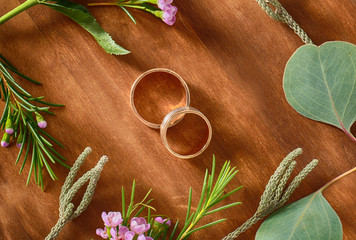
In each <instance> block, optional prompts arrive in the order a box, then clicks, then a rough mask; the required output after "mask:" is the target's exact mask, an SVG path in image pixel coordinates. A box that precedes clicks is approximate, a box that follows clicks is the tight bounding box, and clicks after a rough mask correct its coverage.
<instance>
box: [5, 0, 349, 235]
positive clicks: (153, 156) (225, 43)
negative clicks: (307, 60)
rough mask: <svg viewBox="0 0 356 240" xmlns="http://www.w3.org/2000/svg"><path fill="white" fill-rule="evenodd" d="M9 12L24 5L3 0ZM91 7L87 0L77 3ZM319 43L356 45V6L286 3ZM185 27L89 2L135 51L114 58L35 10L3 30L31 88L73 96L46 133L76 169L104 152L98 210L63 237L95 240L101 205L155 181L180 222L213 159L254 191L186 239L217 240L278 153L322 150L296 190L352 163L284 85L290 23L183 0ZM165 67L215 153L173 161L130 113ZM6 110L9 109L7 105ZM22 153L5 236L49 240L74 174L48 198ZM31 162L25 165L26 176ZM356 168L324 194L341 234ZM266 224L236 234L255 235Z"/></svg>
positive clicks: (160, 202)
mask: <svg viewBox="0 0 356 240" xmlns="http://www.w3.org/2000/svg"><path fill="white" fill-rule="evenodd" d="M2 2H3V3H2V4H1V5H0V14H4V13H5V12H7V11H9V10H11V9H12V8H14V7H16V6H17V5H19V4H20V3H21V1H18V0H8V1H6V4H5V1H4V0H3V1H2ZM80 3H82V4H85V3H86V2H85V1H80ZM282 4H283V5H284V7H285V8H286V9H287V10H288V11H289V13H290V14H291V15H292V16H293V17H294V18H295V20H296V21H297V22H298V23H299V24H300V25H301V27H302V28H304V30H305V31H306V32H307V33H308V34H309V36H310V37H311V38H312V39H313V41H314V42H315V43H316V44H321V43H323V42H325V41H330V40H342V41H349V42H351V43H356V19H355V17H354V13H355V12H356V2H355V1H354V0H344V1H332V0H326V1H325V0H315V1H307V0H300V1H282ZM175 5H176V6H177V7H178V8H179V12H178V15H177V22H176V24H175V25H174V26H173V27H169V26H167V25H165V24H164V23H163V22H161V21H160V20H159V19H156V18H155V17H153V16H151V15H149V14H146V13H143V12H139V11H132V13H133V15H134V16H135V18H136V20H137V25H134V24H133V23H132V22H131V21H130V19H129V18H128V16H127V15H125V13H124V12H123V11H121V10H120V9H117V8H113V7H100V8H92V9H91V11H92V12H93V14H94V15H95V17H96V18H97V20H98V21H99V22H100V23H101V24H102V26H103V27H104V28H105V29H106V30H107V31H108V32H109V33H110V34H111V35H112V36H113V38H114V39H115V40H116V41H117V42H118V43H119V44H120V45H122V46H123V47H125V48H127V49H129V50H131V51H132V53H131V54H130V55H127V56H111V55H108V54H106V53H105V52H104V51H103V50H102V49H101V48H100V47H99V46H98V44H96V42H95V41H94V40H93V38H92V37H91V36H90V35H89V34H88V33H86V32H85V31H84V30H82V29H81V28H80V27H79V26H77V25H76V24H75V23H74V22H72V21H71V20H70V19H68V18H66V17H65V16H62V15H60V14H59V13H57V12H55V11H53V10H51V9H48V8H46V7H44V6H36V7H33V8H31V9H29V10H28V11H26V12H25V13H22V14H20V15H18V16H17V17H15V18H14V19H12V20H10V21H8V22H7V23H5V24H4V25H2V26H1V27H0V52H1V54H3V55H5V56H6V57H7V58H8V59H9V60H10V61H11V62H13V63H15V64H16V66H17V67H18V68H19V69H20V70H21V71H22V72H23V73H25V74H27V75H29V76H31V77H32V78H34V79H37V80H39V81H41V82H43V83H44V84H43V86H40V87H39V86H34V85H32V84H30V83H27V82H24V81H21V84H22V85H23V86H24V87H26V88H27V89H29V91H30V92H31V93H33V94H34V95H37V96H42V95H44V96H46V97H47V100H49V101H52V102H58V103H63V104H65V105H66V107H64V108H58V109H55V110H54V111H55V112H56V114H57V116H54V117H52V116H46V119H47V121H48V124H49V126H48V131H49V132H50V133H52V134H53V135H54V136H55V137H56V138H57V139H58V140H60V141H61V142H63V143H64V144H65V145H66V149H65V150H62V149H59V151H60V152H61V153H62V154H63V155H64V156H65V157H66V158H67V159H68V161H69V163H70V164H72V163H73V162H74V160H75V159H76V157H77V156H78V154H79V153H80V152H81V151H82V150H83V149H84V148H85V147H86V146H91V147H92V148H93V150H94V151H93V153H92V154H91V156H90V157H89V159H88V160H87V162H86V164H85V165H84V166H83V169H82V170H81V172H80V173H83V172H84V171H86V170H88V169H90V168H91V167H92V166H94V165H95V163H96V161H97V160H98V159H99V158H100V156H101V155H103V154H106V155H108V157H109V162H108V164H107V166H106V167H105V169H104V172H103V174H102V177H101V179H100V180H99V183H98V187H97V190H96V193H95V196H94V198H93V201H92V203H91V205H90V206H89V208H88V209H87V210H86V212H84V213H83V214H82V215H81V216H80V217H79V218H77V219H76V220H74V221H73V222H71V223H68V224H67V225H66V226H65V228H64V229H63V232H62V233H61V234H60V236H59V238H58V239H74V238H75V239H91V238H94V239H99V238H97V237H96V236H95V229H96V228H98V227H102V221H101V219H100V214H101V212H102V211H110V210H114V211H115V210H116V211H117V210H120V208H121V201H120V189H121V186H124V187H125V189H127V191H128V190H129V189H130V186H131V183H132V180H133V179H136V182H137V187H136V189H137V200H139V199H140V198H142V197H143V196H144V195H145V193H146V192H147V191H148V190H149V189H150V188H153V192H152V197H153V198H154V199H155V201H154V204H153V205H154V206H155V207H156V209H157V210H158V212H159V213H161V214H166V215H168V216H170V217H171V218H172V219H178V218H180V219H183V218H184V216H185V210H186V209H185V208H186V202H187V199H188V190H189V187H190V186H191V187H193V189H194V191H193V198H194V201H193V202H194V203H197V201H198V200H197V198H198V195H199V191H200V189H201V184H202V179H203V175H204V172H205V169H206V168H210V166H211V162H212V155H213V154H215V156H216V158H217V160H218V161H217V167H218V168H220V167H221V166H222V164H223V162H224V161H225V160H231V161H232V164H233V165H235V166H237V168H238V169H239V170H240V172H239V173H238V176H237V177H236V178H235V179H234V180H233V181H232V183H231V186H230V187H229V189H232V188H233V187H237V186H239V185H244V186H245V187H244V188H243V189H242V190H240V191H239V192H238V194H237V195H235V196H234V197H233V198H231V199H227V200H226V201H225V203H229V202H232V201H242V202H243V205H239V206H237V207H235V208H234V209H231V210H229V211H225V212H221V213H218V214H215V216H213V218H222V217H225V218H228V221H226V222H225V223H222V224H220V225H219V226H215V227H213V228H211V229H208V230H205V231H201V232H198V233H196V234H194V235H192V237H191V238H190V239H192V240H195V239H214V240H215V239H221V238H222V237H224V236H225V235H226V234H228V233H229V232H231V231H232V230H234V229H235V228H236V227H238V226H239V225H240V224H242V223H243V222H244V221H245V220H246V219H247V218H249V217H250V216H251V215H252V214H253V213H254V211H255V210H256V208H257V205H258V202H259V197H260V195H261V194H262V192H263V190H264V186H265V185H266V183H267V181H268V179H269V177H270V175H271V174H272V173H273V172H274V169H275V168H276V167H277V166H278V164H279V162H280V161H281V160H282V158H283V157H284V156H285V155H286V154H287V153H289V152H290V151H292V150H293V149H295V148H296V147H302V148H303V149H304V154H303V155H302V156H301V157H299V159H298V165H297V167H296V170H301V169H302V168H303V167H304V166H305V165H306V164H307V163H308V162H309V161H311V160H312V158H317V159H319V160H320V164H319V166H318V167H317V168H316V169H315V171H313V173H312V174H311V175H310V176H308V177H307V178H306V179H305V180H304V182H303V183H302V184H301V186H300V187H299V188H298V189H297V191H296V192H295V194H294V195H293V197H292V199H291V201H294V200H297V199H300V198H301V197H303V196H306V195H308V194H310V193H312V192H313V191H315V190H317V189H318V188H319V187H321V186H322V185H324V184H325V183H326V182H328V181H329V180H331V179H332V178H334V177H336V176H337V175H339V174H341V173H343V172H345V171H346V170H349V169H350V168H352V167H354V166H355V164H356V159H355V155H356V146H355V143H353V142H352V141H351V140H350V139H349V138H348V137H347V136H346V135H345V134H344V133H343V132H342V131H340V130H338V129H336V128H334V127H331V126H328V125H325V124H322V123H317V122H314V121H312V120H309V119H307V118H304V117H303V116H301V115H299V114H298V113H296V112H295V111H294V110H293V109H292V108H291V107H290V106H289V105H288V103H287V101H286V100H285V97H284V94H283V89H282V76H283V70H284V66H285V64H286V62H287V60H288V58H289V57H290V56H291V54H292V53H293V52H294V51H295V50H296V49H297V48H298V47H299V46H301V45H302V42H301V41H300V39H299V38H298V37H297V36H296V35H295V34H294V33H293V32H292V30H290V29H289V28H288V27H287V26H286V25H284V24H281V23H278V22H275V21H273V20H272V19H270V18H269V17H268V16H267V15H266V14H265V13H264V12H263V11H262V10H261V9H260V7H259V6H258V4H257V3H256V2H255V1H254V0H239V1H235V0H226V1H217V0H216V1H209V4H207V3H206V1H193V0H185V1H175ZM154 67H165V68H169V69H172V70H174V71H176V72H177V73H179V74H180V75H181V76H182V77H183V78H184V79H185V80H186V82H187V83H188V85H189V87H190V90H191V96H192V99H191V100H192V101H191V106H193V107H195V108H198V109H199V110H200V111H201V112H203V113H204V114H205V115H206V116H207V117H208V118H209V120H210V122H211V124H212V126H213V130H214V133H213V139H212V142H211V145H210V146H209V148H208V149H207V150H206V151H205V152H204V153H203V154H202V155H201V156H199V157H197V158H195V159H192V160H180V159H176V158H175V157H173V156H172V155H171V154H170V153H169V152H168V151H167V150H166V149H165V148H164V146H163V145H162V143H161V139H160V136H159V132H158V131H157V130H152V129H149V128H147V127H146V126H145V125H143V124H142V123H141V122H140V121H139V120H138V119H137V118H136V117H135V115H134V114H133V112H132V111H131V109H130V102H129V99H130V95H129V94H130V88H131V85H132V83H133V82H134V80H135V79H136V78H137V77H138V76H139V75H140V74H141V73H142V72H144V71H146V70H148V69H151V68H154ZM3 106H4V104H3V103H0V107H1V109H3ZM17 151H18V149H16V147H11V148H9V149H1V150H0V160H1V164H0V201H1V205H0V216H1V221H0V238H1V239H43V238H44V237H45V236H46V235H47V234H48V233H49V231H50V229H51V227H52V226H53V225H54V224H55V223H56V221H57V218H58V197H59V193H60V188H61V185H62V184H63V182H64V179H65V176H66V175H67V173H68V171H67V170H66V169H64V168H62V167H59V166H58V167H54V170H55V172H56V174H57V176H58V177H59V179H60V180H59V181H56V182H50V180H49V178H48V176H47V178H46V180H45V192H44V193H43V192H41V190H40V189H39V188H38V187H37V186H36V185H35V184H33V183H31V184H30V185H29V186H28V187H26V186H25V181H26V177H27V176H26V174H22V175H18V171H19V168H20V166H14V161H15V158H16V155H17ZM28 169H29V164H26V167H25V173H27V171H28ZM355 181H356V175H355V174H354V175H351V176H349V177H347V178H345V179H343V180H341V181H339V182H338V183H336V184H335V185H333V186H331V187H330V188H329V189H327V190H326V191H325V192H324V195H325V197H326V199H327V200H328V201H329V202H330V204H331V205H332V206H333V208H334V209H335V210H336V212H337V213H338V214H339V216H340V218H341V221H342V224H343V228H344V239H346V240H354V239H356V232H355V229H356V216H355V214H354V212H355V211H356V202H355V200H354V199H355V197H354V193H355V192H356V185H355ZM257 228H258V225H256V226H254V227H253V228H252V229H250V230H249V231H248V232H246V233H245V234H243V235H241V236H240V237H239V239H241V240H250V239H254V235H255V232H256V230H257Z"/></svg>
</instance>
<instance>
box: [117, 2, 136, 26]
mask: <svg viewBox="0 0 356 240" xmlns="http://www.w3.org/2000/svg"><path fill="white" fill-rule="evenodd" d="M120 8H122V10H124V11H125V13H126V14H127V15H128V16H129V17H130V18H131V20H132V21H133V22H134V24H136V20H135V19H134V17H133V16H132V15H131V13H130V12H129V11H128V10H127V9H126V8H125V7H123V6H120Z"/></svg>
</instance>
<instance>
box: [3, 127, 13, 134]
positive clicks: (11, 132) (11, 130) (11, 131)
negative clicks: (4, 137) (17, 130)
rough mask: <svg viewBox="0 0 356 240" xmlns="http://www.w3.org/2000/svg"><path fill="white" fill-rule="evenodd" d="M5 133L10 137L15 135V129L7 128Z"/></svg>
mask: <svg viewBox="0 0 356 240" xmlns="http://www.w3.org/2000/svg"><path fill="white" fill-rule="evenodd" d="M5 131H6V132H7V133H8V134H10V135H11V134H13V133H14V129H13V128H6V129H5Z"/></svg>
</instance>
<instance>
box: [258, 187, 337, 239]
mask: <svg viewBox="0 0 356 240" xmlns="http://www.w3.org/2000/svg"><path fill="white" fill-rule="evenodd" d="M269 239H271V240H276V239H285V240H297V239H303V240H307V239H310V240H314V239H322V240H328V239H329V240H341V239H342V225H341V222H340V219H339V217H338V215H337V214H336V212H335V211H334V209H333V208H332V207H331V206H330V204H329V203H328V202H327V201H326V199H325V198H324V197H323V195H322V192H321V191H317V192H315V193H312V194H310V195H309V196H306V197H304V198H302V199H300V200H299V201H296V202H293V203H291V204H288V205H286V206H284V207H283V208H280V209H279V210H277V211H276V212H274V213H272V214H271V215H270V216H269V217H268V218H267V219H266V220H265V221H264V222H263V223H262V225H261V227H260V228H259V229H258V231H257V234H256V238H255V240H269Z"/></svg>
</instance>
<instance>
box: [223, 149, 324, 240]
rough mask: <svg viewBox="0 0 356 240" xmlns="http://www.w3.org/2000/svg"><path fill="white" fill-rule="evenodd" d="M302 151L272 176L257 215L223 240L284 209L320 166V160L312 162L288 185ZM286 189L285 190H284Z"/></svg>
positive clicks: (292, 156)
mask: <svg viewBox="0 0 356 240" xmlns="http://www.w3.org/2000/svg"><path fill="white" fill-rule="evenodd" d="M302 152H303V151H302V149H301V148H297V149H295V150H294V151H293V152H291V153H289V154H288V156H287V157H285V158H284V160H283V161H282V162H281V164H280V165H279V167H278V168H277V169H276V171H275V172H274V174H273V175H272V176H271V178H270V180H269V182H268V184H267V186H266V190H265V191H264V192H263V195H262V197H261V201H260V204H259V207H258V208H257V211H256V213H255V214H254V215H253V217H251V218H250V219H248V220H247V221H246V222H245V223H244V224H242V225H241V226H240V227H239V228H237V229H236V230H235V231H233V232H231V233H230V234H229V235H227V236H226V237H224V238H223V240H232V239H235V238H237V237H238V236H239V235H240V234H241V233H243V232H245V231H246V230H247V229H248V228H250V227H251V226H252V225H253V224H255V223H256V222H258V221H259V220H261V219H263V218H264V217H266V216H267V215H269V214H271V213H272V212H274V211H275V210H277V209H278V208H280V207H282V206H283V205H284V204H285V203H286V202H287V201H288V199H289V197H290V196H291V195H292V193H293V192H294V190H295V189H296V188H297V187H298V186H299V184H300V183H301V181H302V180H303V179H304V178H305V177H306V176H307V175H308V174H309V173H310V172H311V171H312V170H313V169H314V168H315V167H316V165H318V160H316V159H314V160H313V161H311V162H310V163H309V164H308V165H307V166H306V167H305V168H304V169H303V170H302V171H301V172H300V173H299V174H298V175H297V176H296V177H295V178H294V179H293V181H292V182H291V183H290V184H289V185H288V187H287V188H285V187H286V185H287V181H288V179H289V177H290V175H291V174H292V171H293V169H294V168H295V166H296V165H297V162H296V161H295V160H294V159H295V158H296V157H297V156H298V155H300V154H302ZM284 189H285V190H284Z"/></svg>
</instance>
